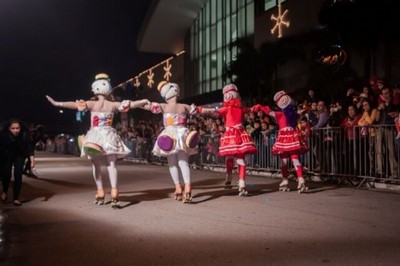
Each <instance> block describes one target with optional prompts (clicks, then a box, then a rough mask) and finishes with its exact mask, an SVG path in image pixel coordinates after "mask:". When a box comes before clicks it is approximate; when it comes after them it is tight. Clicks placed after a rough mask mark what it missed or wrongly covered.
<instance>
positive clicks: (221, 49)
mask: <svg viewBox="0 0 400 266" xmlns="http://www.w3.org/2000/svg"><path fill="white" fill-rule="evenodd" d="M274 1H275V0H274ZM253 34H254V0H208V1H207V3H206V4H205V7H204V8H203V9H202V11H201V12H200V13H199V14H198V18H197V19H196V20H194V22H193V25H192V27H191V29H190V35H189V37H190V44H189V49H191V51H190V55H191V60H190V63H191V64H192V65H191V66H192V67H187V68H185V69H186V72H185V81H186V82H187V83H188V84H185V87H195V88H196V89H195V91H196V93H197V94H196V95H198V94H199V93H206V92H210V91H214V90H218V89H221V88H222V87H223V85H224V83H225V82H232V79H231V78H227V80H226V81H225V82H224V81H223V80H222V74H223V71H224V69H225V66H226V65H228V64H229V63H230V62H232V60H235V58H236V55H237V49H236V48H235V47H233V48H232V49H230V48H229V46H230V43H231V42H232V41H234V40H236V39H237V38H238V37H248V36H252V35H253ZM187 72H188V73H187ZM191 94H192V93H191ZM193 96H194V95H193Z"/></svg>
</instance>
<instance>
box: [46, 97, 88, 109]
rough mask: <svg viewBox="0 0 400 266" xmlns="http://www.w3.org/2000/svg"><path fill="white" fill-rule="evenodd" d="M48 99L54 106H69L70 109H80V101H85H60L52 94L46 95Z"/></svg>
mask: <svg viewBox="0 0 400 266" xmlns="http://www.w3.org/2000/svg"><path fill="white" fill-rule="evenodd" d="M46 98H47V100H48V101H49V102H50V103H51V104H52V105H54V106H57V107H62V108H68V109H78V108H79V106H78V103H81V102H84V101H75V102H72V101H71V102H58V101H55V100H54V99H53V98H51V97H50V96H48V95H46Z"/></svg>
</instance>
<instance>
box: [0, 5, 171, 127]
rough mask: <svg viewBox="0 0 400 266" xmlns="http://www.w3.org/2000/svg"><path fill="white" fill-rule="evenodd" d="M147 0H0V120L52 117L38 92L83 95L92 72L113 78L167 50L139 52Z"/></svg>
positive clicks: (55, 120) (54, 118) (46, 120)
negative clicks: (138, 39) (138, 38)
mask: <svg viewBox="0 0 400 266" xmlns="http://www.w3.org/2000/svg"><path fill="white" fill-rule="evenodd" d="M149 3H150V1H143V0H100V1H96V0H0V73H1V74H0V77H1V83H0V120H1V121H3V120H6V119H9V118H10V117H19V118H21V119H23V120H25V121H26V122H30V123H42V124H48V123H59V122H62V121H64V120H65V119H66V120H68V121H70V120H73V119H74V117H75V113H74V112H73V111H71V110H67V111H68V112H64V114H63V115H61V114H59V113H58V110H57V108H55V107H53V106H51V105H50V103H48V102H47V100H46V99H45V95H46V94H48V95H50V96H52V97H53V98H55V99H56V100H62V101H66V100H75V99H88V98H89V97H91V96H92V93H91V91H90V85H91V83H92V82H93V79H94V76H95V75H96V74H97V73H100V72H105V73H108V74H109V75H110V77H111V82H112V85H114V86H115V85H117V84H119V83H120V82H123V81H126V80H127V79H129V78H131V77H133V76H135V75H136V74H138V73H139V72H141V71H143V70H145V69H147V68H149V67H151V66H153V65H154V64H157V63H158V62H160V61H162V60H164V59H165V58H167V57H168V56H167V55H157V54H149V53H139V52H138V51H137V48H136V39H137V36H138V33H139V29H140V26H141V23H142V21H143V19H144V16H145V13H146V10H147V9H148V6H149Z"/></svg>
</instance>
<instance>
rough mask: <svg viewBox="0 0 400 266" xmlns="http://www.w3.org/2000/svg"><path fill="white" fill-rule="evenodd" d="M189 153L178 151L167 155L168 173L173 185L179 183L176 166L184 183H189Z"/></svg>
mask: <svg viewBox="0 0 400 266" xmlns="http://www.w3.org/2000/svg"><path fill="white" fill-rule="evenodd" d="M188 158H189V155H188V154H187V153H186V152H184V151H178V153H177V154H171V155H168V157H167V159H168V166H169V173H170V174H171V177H172V180H173V181H174V184H175V185H179V184H180V181H179V170H178V166H179V168H180V169H181V172H182V178H183V181H184V182H185V184H187V185H189V184H190V170H189V164H188Z"/></svg>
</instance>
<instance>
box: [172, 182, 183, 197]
mask: <svg viewBox="0 0 400 266" xmlns="http://www.w3.org/2000/svg"><path fill="white" fill-rule="evenodd" d="M174 200H178V201H181V200H182V187H181V185H180V184H179V185H175V192H174Z"/></svg>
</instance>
